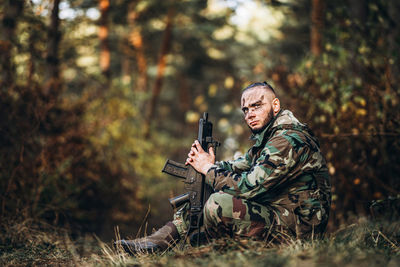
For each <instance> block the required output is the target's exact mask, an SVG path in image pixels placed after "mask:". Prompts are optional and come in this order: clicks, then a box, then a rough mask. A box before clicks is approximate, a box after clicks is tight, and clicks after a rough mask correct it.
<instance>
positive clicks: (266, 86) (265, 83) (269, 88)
mask: <svg viewBox="0 0 400 267" xmlns="http://www.w3.org/2000/svg"><path fill="white" fill-rule="evenodd" d="M254 87H262V88H265V89H267V90H269V91H271V92H272V93H273V94H274V95H275V96H276V93H275V90H274V88H272V86H271V85H270V84H269V83H267V82H265V81H264V82H262V83H261V82H256V83H252V84H250V85H249V86H247V87H246V88H244V89H243V91H242V94H243V93H244V92H245V91H247V90H249V89H251V88H254Z"/></svg>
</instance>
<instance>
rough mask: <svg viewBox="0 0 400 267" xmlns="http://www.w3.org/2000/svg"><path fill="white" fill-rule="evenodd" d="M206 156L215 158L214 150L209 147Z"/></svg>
mask: <svg viewBox="0 0 400 267" xmlns="http://www.w3.org/2000/svg"><path fill="white" fill-rule="evenodd" d="M208 154H210V155H211V156H213V157H215V154H214V148H213V147H212V146H210V148H209V149H208Z"/></svg>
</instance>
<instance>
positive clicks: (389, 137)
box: [0, 0, 400, 266]
mask: <svg viewBox="0 0 400 267" xmlns="http://www.w3.org/2000/svg"><path fill="white" fill-rule="evenodd" d="M399 13H400V2H398V1H395V0H352V1H350V0H337V1H325V0H208V1H206V0H165V1H161V0H97V1H95V0H75V1H72V0H0V20H1V24H0V193H1V199H0V251H1V252H0V263H2V264H4V265H6V264H11V265H32V264H33V265H43V264H47V263H49V262H52V261H53V260H55V258H57V261H56V262H55V265H71V264H72V265H101V264H104V265H112V264H116V265H118V264H120V265H121V264H122V265H124V264H139V265H146V266H147V265H151V264H158V265H164V264H165V265H167V264H166V263H165V262H164V261H163V259H154V258H150V259H149V258H148V257H149V256H148V255H145V256H142V258H140V259H139V261H138V262H136V261H135V262H130V260H132V259H129V258H125V257H122V258H121V256H118V254H112V253H115V252H114V251H112V249H111V248H109V247H108V246H111V243H112V240H115V239H116V238H117V237H116V235H121V236H123V237H126V236H131V237H135V236H136V235H143V234H146V233H147V234H148V233H151V231H152V229H157V228H158V227H160V226H162V225H163V224H164V223H165V222H167V221H168V220H170V219H171V217H172V215H173V212H174V210H173V209H172V207H171V206H170V204H169V202H168V198H170V197H173V196H177V195H179V194H181V193H183V192H184V186H183V183H182V182H181V181H179V180H177V179H175V178H174V177H171V176H168V175H166V174H164V173H162V172H161V170H162V168H163V166H164V163H165V161H166V160H167V159H173V160H175V161H179V162H184V161H185V159H186V157H187V153H188V152H189V149H190V146H191V144H192V142H193V140H194V139H195V138H196V137H197V131H198V120H199V118H200V117H202V114H203V113H204V112H208V113H209V117H210V120H211V121H212V123H213V124H214V138H215V139H217V140H218V141H219V142H221V146H220V147H219V149H218V151H217V160H229V159H232V158H236V157H238V156H240V155H243V154H244V153H245V152H246V151H247V149H249V148H250V147H251V145H252V141H251V140H250V139H249V136H250V134H251V132H250V131H249V129H248V127H247V126H246V124H245V122H244V119H243V114H242V111H241V109H240V97H241V92H242V90H243V88H245V87H246V86H248V85H249V84H251V83H253V82H262V81H267V82H268V83H270V84H271V85H272V86H273V87H274V89H275V90H276V92H277V94H278V97H279V99H280V101H281V105H282V108H284V109H289V110H291V111H292V112H293V113H294V114H295V116H296V117H298V118H299V119H300V120H301V121H302V122H305V123H307V125H308V126H309V127H310V128H311V129H312V130H313V131H314V133H315V135H316V136H317V137H318V139H319V141H320V143H321V150H322V152H323V154H324V155H325V157H326V160H327V163H328V168H329V173H330V176H331V181H332V206H331V213H330V219H329V224H328V233H329V234H334V233H338V232H337V231H340V230H341V229H344V228H345V229H348V228H346V227H348V226H351V225H359V224H362V223H366V221H368V223H370V222H372V221H374V220H377V219H378V218H380V219H382V218H383V219H384V220H385V222H384V223H383V222H382V223H381V224H379V225H377V226H376V225H375V224H374V225H375V226H374V227H377V228H373V229H375V230H371V231H369V230H368V231H367V232H362V233H363V234H364V235H366V237H365V239H362V240H361V241H360V244H361V243H362V244H363V245H362V246H364V243H365V242H366V243H367V244H375V248H376V249H381V250H379V251H380V252H377V251H376V250H375V251H372V252H371V255H378V254H379V253H382V255H383V254H384V255H385V256H382V259H381V261H380V262H376V266H381V265H380V264H381V263H383V264H389V263H391V264H394V265H393V266H396V265H397V264H400V248H399V247H400V225H399V224H398V223H397V224H394V225H393V223H392V222H397V220H398V219H399V215H400V179H399V178H400V177H399V174H400V157H399V155H398V153H400V138H399V136H400V103H399V102H400V88H399V86H398V85H399V83H400V60H399V59H400V55H399V51H400V16H398V14H399ZM384 225H388V226H387V227H386V228H385V227H384ZM363 229H364V228H363ZM365 229H366V228H365ZM368 229H370V228H368ZM376 229H378V230H376ZM388 229H389V230H388ZM348 231H350V232H351V234H349V233H347V232H346V233H345V234H344V235H346V234H348V235H349V236H345V237H343V236H341V235H340V234H334V237H335V238H336V239H335V238H333V239H335V240H350V239H352V238H354V236H360V235H358V234H357V233H359V232H357V231H362V230H360V229H359V228H357V229H356V230H354V231H353V230H348ZM374 231H375V232H374ZM368 233H369V234H368ZM376 234H377V235H376ZM340 238H342V239H340ZM85 240H86V241H85ZM366 240H367V241H366ZM376 240H378V241H376ZM85 242H86V243H85ZM96 242H100V244H101V245H99V244H98V243H96ZM103 242H104V243H103ZM230 242H231V241H227V242H225V243H223V244H221V243H216V244H213V246H214V247H211V248H215V247H218V248H219V250H218V249H217V250H218V251H223V252H224V253H225V252H226V251H228V250H229V251H230V250H231V249H232V250H233V251H242V250H243V248H253V247H252V244H251V243H245V244H244V243H243V241H238V243H235V242H233V241H232V242H233V243H230ZM325 242H330V241H325ZM346 242H347V241H346ZM76 244H80V245H79V246H78V245H76ZM85 244H89V245H85ZM293 244H294V245H292V246H295V247H296V248H295V249H293V250H291V252H282V253H278V254H279V257H278V258H277V259H274V262H273V264H274V265H276V266H286V265H285V264H289V265H291V264H293V262H292V261H295V259H297V258H296V257H297V256H298V254H299V255H300V254H301V253H303V254H304V253H305V252H304V250H301V249H300V251H302V252H299V250H298V248H297V245H298V243H296V242H294V243H293ZM296 244H297V245H296ZM329 244H330V243H329ZM346 244H347V243H346ZM303 245H304V244H303ZM74 246H77V247H74ZM91 246H93V247H99V248H95V249H91V248H88V247H91ZM360 246H361V245H360ZM371 246H372V245H371ZM379 246H381V247H379ZM101 247H103V249H102V252H98V251H97V250H96V249H99V250H100V248H101ZM206 248H207V249H210V247H206ZM221 248H222V249H221ZM268 249H269V248H266V251H267V252H265V251H263V252H262V253H264V252H265V253H266V254H267V256H265V257H267V258H268V257H272V256H271V255H273V253H274V251H275V250H273V251H270V250H268ZM273 249H277V248H276V247H274V248H273ZM281 249H282V248H281V247H279V249H278V250H279V251H281ZM303 249H304V248H303ZM314 249H315V250H317V248H314ZM318 249H319V250H318V251H319V252H321V251H325V252H327V253H326V254H327V255H328V254H329V255H331V254H330V253H334V252H333V251H331V250H329V249H330V248H327V247H324V245H323V244H320V247H318ZM347 249H348V248H347V247H346V248H343V249H342V250H340V249H338V250H340V251H342V252H343V253H345V251H346V250H347ZM210 250H212V249H210ZM44 251H47V252H46V253H48V254H46V253H45V252H44ZM93 251H94V252H93ZM284 251H286V250H284ZM293 251H295V252H293ZM354 251H358V250H356V249H354ZM368 251H369V250H368ZM207 252H208V250H206V251H205V250H204V249H203V250H196V251H194V252H193V251H192V252H189V254H185V253H186V252H185V251H177V252H175V254H174V256H173V257H174V259H175V260H176V262H175V263H172V265H174V264H183V263H182V262H183V260H184V259H185V257H186V256H187V257H192V259H193V258H196V257H200V258H201V256H198V255H203V254H204V253H207ZM308 252H309V251H308ZM308 252H307V253H308ZM51 253H53V254H51ZM57 253H58V254H57ZM85 253H86V254H88V253H89V254H90V253H94V254H96V253H97V254H96V255H97V256H92V257H91V258H90V259H89V260H87V258H84V257H87V255H86V254H85ZM213 253H216V252H213ZM265 253H264V254H265ZM285 253H286V254H285ZM296 253H297V254H296ZM310 253H311V252H310ZM313 253H314V252H312V253H311V254H312V255H314V256H310V257H309V258H307V257H308V256H307V257H306V260H307V259H309V260H312V261H313V262H314V263H315V264H318V262H321V261H322V262H324V261H325V262H329V261H331V260H333V258H334V257H333V256H332V258H329V257H328V256H326V257H328V258H324V259H322V260H321V258H315V257H317V256H315V254H313ZM315 253H316V252H315ZM354 253H356V252H354ZM357 253H359V252H357ZM363 253H364V252H363ZM50 254H51V255H50ZM84 254H85V255H86V256H82V255H84ZM111 254H112V255H111ZM222 254H223V253H222ZM222 254H221V255H222ZM228 254H229V253H228ZM303 254H301V255H303ZM311 254H310V255H311ZM367 254H368V253H367ZM367 254H366V255H367ZM23 255H25V256H23ZM26 255H28V256H26ZM49 255H50V256H49ZM55 255H58V256H55ZM71 255H72V256H71ZM221 255H220V254H218V255H214V254H209V255H208V256H207V257H214V256H215V257H217V258H218V257H222V258H218V259H219V260H220V262H221V263H222V262H225V260H224V258H223V257H224V256H223V255H222V256H221ZM246 255H247V254H246ZM257 255H258V254H257ZM274 255H275V254H274ZM285 255H286V256H287V255H289V256H290V257H289V258H290V261H289V262H287V257H286V256H285ZM293 255H295V256H293ZM307 255H308V254H307ZM346 255H347V254H346ZM357 255H358V254H357ZM363 255H364V254H363ZM368 255H369V254H368ZM379 255H381V254H379ZM231 256H232V257H233V259H235V260H236V262H234V264H233V265H235V264H238V265H240V263H239V262H240V258H235V257H236V256H234V255H231ZM364 256H365V255H364ZM93 257H94V258H93ZM102 257H106V258H107V257H108V258H110V257H111V259H109V261H102V260H101V259H102ZM249 257H252V256H249ZM299 257H300V256H299ZM346 257H347V258H346ZM349 257H350V256H343V259H342V258H341V259H340V260H337V261H336V262H335V263H334V264H333V265H334V266H336V265H340V264H341V263H343V262H346V260H347V259H348V258H349ZM360 257H361V256H360ZM205 258H206V257H205ZM256 258H257V257H256ZM116 259H118V260H116ZM268 259H269V258H268ZM300 259H301V260H304V258H301V257H300ZM352 259H353V258H352ZM369 259H370V258H369V256H365V257H364V258H362V259H359V258H357V261H356V262H355V261H350V262H351V263H353V264H354V265H357V264H358V263H362V262H363V260H365V262H367V261H368V260H369ZM259 260H260V262H257V263H254V265H257V264H260V265H262V260H263V258H262V259H259ZM358 260H360V261H358ZM149 261H150V262H151V263H149ZM365 262H364V263H365ZM53 263H54V262H53ZM192 264H193V266H196V261H193V262H192ZM197 264H207V262H197ZM216 264H217V265H218V261H217V263H216ZM225 264H226V263H225ZM219 266H221V265H219ZM231 266H232V265H231ZM372 266H374V265H372Z"/></svg>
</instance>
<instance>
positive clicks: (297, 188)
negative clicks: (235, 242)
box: [173, 110, 331, 239]
mask: <svg viewBox="0 0 400 267" xmlns="http://www.w3.org/2000/svg"><path fill="white" fill-rule="evenodd" d="M252 138H253V139H254V140H255V144H254V146H253V147H252V148H251V149H250V150H249V151H248V152H247V153H246V154H245V156H243V157H241V158H239V159H237V160H233V161H221V162H218V163H216V165H214V166H213V167H212V168H210V170H209V171H208V173H207V175H206V182H207V183H208V184H209V185H210V186H212V187H213V188H214V190H215V191H216V193H213V194H212V195H211V196H210V198H209V199H208V201H207V202H206V205H205V207H204V227H205V229H206V232H207V233H208V235H209V236H211V237H220V236H222V235H229V236H244V237H252V238H257V239H264V238H269V237H275V238H276V237H277V235H279V234H284V235H289V236H291V237H297V238H305V237H310V236H313V235H317V234H322V233H323V232H324V231H325V228H326V224H327V221H328V215H329V209H330V198H331V196H330V178H329V175H328V170H327V167H326V162H325V159H324V157H323V156H322V154H321V151H320V149H319V144H318V141H317V140H316V138H315V137H314V135H313V134H312V132H311V131H310V130H309V129H308V128H307V126H306V125H304V124H302V123H300V122H299V121H298V120H297V119H296V118H295V117H294V116H293V114H292V112H290V111H288V110H284V111H280V112H279V113H278V114H277V116H275V118H274V119H273V120H272V121H271V122H270V123H269V125H268V126H267V127H266V129H264V130H263V131H262V132H261V133H259V134H256V135H253V136H252ZM187 210H188V207H187V206H184V207H183V208H182V209H181V210H180V211H178V212H177V213H176V214H175V215H174V221H173V223H174V224H175V225H176V226H177V228H178V232H179V233H180V234H181V235H183V234H184V233H185V232H186V230H187V225H188V215H187Z"/></svg>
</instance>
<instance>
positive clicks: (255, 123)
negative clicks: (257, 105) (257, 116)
mask: <svg viewBox="0 0 400 267" xmlns="http://www.w3.org/2000/svg"><path fill="white" fill-rule="evenodd" d="M257 123H258V121H252V122H250V126H255V125H257Z"/></svg>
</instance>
